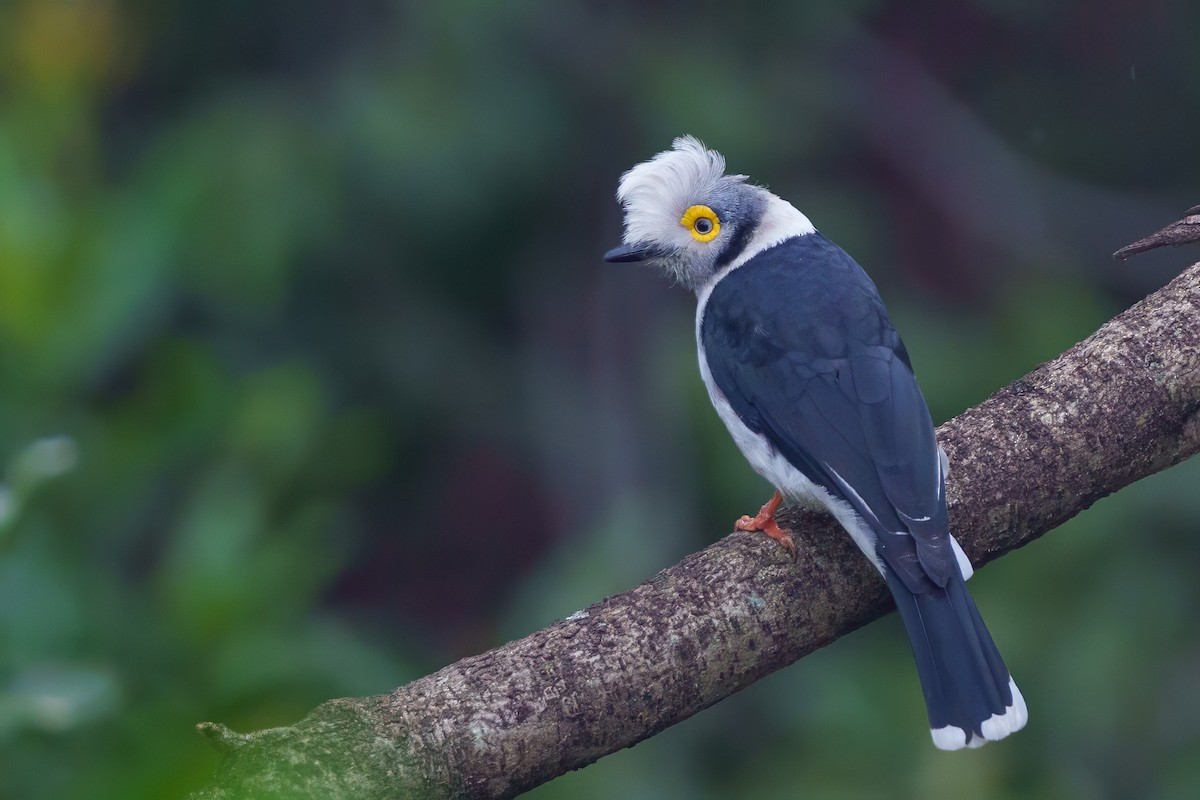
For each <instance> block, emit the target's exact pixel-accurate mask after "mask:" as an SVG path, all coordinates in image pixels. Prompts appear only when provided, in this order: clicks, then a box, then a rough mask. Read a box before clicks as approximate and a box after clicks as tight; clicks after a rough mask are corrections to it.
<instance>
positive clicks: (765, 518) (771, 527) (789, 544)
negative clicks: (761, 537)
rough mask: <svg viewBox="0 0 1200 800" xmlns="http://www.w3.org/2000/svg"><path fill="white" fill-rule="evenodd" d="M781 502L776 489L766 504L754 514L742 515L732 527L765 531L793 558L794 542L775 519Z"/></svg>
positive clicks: (794, 552)
mask: <svg viewBox="0 0 1200 800" xmlns="http://www.w3.org/2000/svg"><path fill="white" fill-rule="evenodd" d="M782 502H783V495H781V494H780V493H779V491H778V490H776V492H775V494H773V495H771V499H770V500H768V501H767V503H766V505H764V506H763V507H762V508H760V509H759V510H758V514H757V515H756V516H753V517H751V516H745V515H744V516H742V518H741V519H739V520H738V521H737V522H735V523H733V528H734V530H738V531H761V532H762V533H765V534H766V535H767V536H769V537H770V538H772V539H774V540H775V541H776V542H778V543H779V546H780V547H782V548H783V549H784V550H787V551H788V554H789V555H790V556H791V557H792V559H793V560H794V559H795V558H796V543H795V542H793V541H792V535H791V534H790V533H788V532H787V531H785V530H784V529H783V528H781V527H779V523H778V522H776V521H775V512H776V510H778V509H779V505H780V504H781V503H782Z"/></svg>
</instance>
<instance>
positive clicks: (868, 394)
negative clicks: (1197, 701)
mask: <svg viewBox="0 0 1200 800" xmlns="http://www.w3.org/2000/svg"><path fill="white" fill-rule="evenodd" d="M617 200H618V202H619V203H620V205H621V207H622V210H623V212H624V227H623V233H622V237H621V244H620V245H619V246H617V247H615V248H613V249H611V250H609V251H608V252H607V253H605V254H604V260H605V261H607V262H613V263H642V264H646V265H648V266H650V267H654V268H657V269H658V270H660V271H661V272H663V273H665V274H666V275H667V276H668V277H670V278H672V279H674V281H675V282H677V283H678V284H679V285H681V286H683V287H685V288H687V289H690V290H692V291H693V292H695V294H696V297H697V305H696V327H695V333H696V344H697V350H698V357H699V362H700V375H701V377H702V378H703V381H704V385H705V386H706V387H707V389H708V395H709V398H710V399H711V401H712V404H713V406H714V408H715V409H716V411H717V414H718V415H719V416H720V418H721V420H722V421H723V422H724V423H725V425H726V427H727V428H728V429H729V432H730V434H731V435H732V436H733V440H734V442H735V443H736V444H737V446H738V448H739V449H740V450H741V452H742V454H743V455H744V456H745V458H746V460H747V461H749V462H750V465H751V467H753V469H754V470H755V471H756V472H757V473H758V474H759V475H761V476H762V477H764V478H766V479H767V480H768V481H769V482H770V483H771V484H772V485H773V486H774V488H775V493H774V494H773V495H772V497H771V499H770V500H769V501H768V502H767V503H766V504H765V505H763V507H762V508H761V509H760V510H759V512H758V514H756V515H754V516H753V517H751V516H749V515H747V516H744V517H742V518H741V519H740V520H738V521H737V523H736V525H735V527H736V528H737V529H738V530H747V531H761V532H763V533H765V534H766V535H767V536H769V537H770V538H772V539H774V540H775V541H777V542H779V544H780V545H781V546H783V547H784V548H786V549H788V550H789V551H790V552H791V553H792V555H793V556H794V555H795V545H794V543H793V541H792V538H791V535H790V534H789V533H788V532H787V531H786V530H785V529H783V528H781V527H780V526H779V524H778V522H777V521H776V520H775V512H776V511H777V510H778V508H779V506H780V505H781V504H782V503H783V502H785V501H787V502H789V503H799V504H805V505H810V506H815V507H818V508H824V509H826V510H827V511H828V512H829V513H830V514H831V515H832V516H833V517H834V518H835V519H836V520H837V521H838V522H839V523H840V524H841V526H842V527H843V528H845V530H846V532H847V533H848V534H849V535H850V537H851V539H853V541H854V543H855V544H856V545H857V546H858V548H859V549H860V550H861V551H862V552H863V554H864V555H865V556H866V557H867V559H868V560H869V561H870V562H871V564H872V565H873V566H874V567H875V569H876V570H877V571H878V572H879V573H880V575H881V576H882V577H883V580H884V581H885V582H886V584H887V587H888V589H889V590H890V591H891V594H892V596H893V598H894V599H895V602H896V607H897V608H898V610H899V613H900V618H901V620H902V622H903V624H904V628H905V630H906V632H907V634H908V639H909V642H910V644H911V645H912V650H913V656H914V660H915V662H916V667H917V674H918V677H919V680H920V684H921V688H922V691H923V694H924V697H925V703H926V708H927V711H928V716H929V726H930V733H931V736H932V738H933V743H934V745H935V746H936V747H938V748H939V749H942V750H959V749H962V748H974V747H979V746H981V745H983V744H985V743H987V742H990V741H996V740H999V739H1003V738H1004V737H1006V736H1008V735H1009V734H1010V733H1013V732H1015V731H1018V730H1020V729H1021V728H1022V727H1024V725H1025V723H1026V720H1027V719H1028V711H1027V709H1026V706H1025V700H1024V698H1023V697H1022V695H1021V692H1020V690H1018V689H1017V685H1016V683H1014V682H1013V679H1012V677H1011V675H1010V674H1009V672H1008V668H1007V667H1006V666H1005V664H1004V660H1003V659H1002V658H1001V656H1000V652H999V650H998V649H997V647H996V645H995V643H994V642H993V640H992V637H991V634H990V633H989V632H988V630H987V628H986V627H985V626H984V623H983V620H982V618H981V617H980V614H979V611H978V610H977V608H976V606H975V602H974V601H973V600H972V598H971V595H970V594H969V593H968V591H967V587H966V580H967V579H968V578H970V577H971V574H972V571H973V570H972V566H971V562H970V561H969V560H968V558H967V556H966V554H965V553H964V552H963V549H962V547H961V546H960V545H959V543H958V541H957V540H956V539H955V538H954V536H953V535H951V533H950V527H949V521H948V515H947V508H946V491H945V484H946V475H947V472H948V470H949V464H948V460H947V458H946V454H945V451H944V450H943V449H942V448H941V446H940V445H939V444H938V442H937V439H936V434H935V432H934V427H933V421H932V419H931V416H930V413H929V408H928V406H927V404H926V402H925V398H924V396H923V395H922V393H921V389H920V387H919V386H918V385H917V380H916V377H915V375H914V372H913V368H912V363H911V360H910V358H909V355H908V351H907V350H906V349H905V347H904V343H903V342H902V341H901V339H900V335H899V334H898V333H897V332H896V329H895V327H894V326H893V325H892V322H891V320H890V318H889V316H888V312H887V309H886V308H885V307H884V304H883V300H882V299H881V298H880V295H879V292H878V290H877V289H876V287H875V284H874V283H873V282H872V281H871V279H870V277H868V275H867V274H866V272H864V271H863V269H862V267H860V266H859V265H858V263H857V262H856V261H855V260H854V259H853V258H852V257H851V256H850V255H848V254H847V253H846V251H844V250H843V249H842V248H840V247H838V246H837V245H836V244H834V243H833V242H832V241H830V240H829V239H827V238H826V237H825V236H824V235H822V234H821V233H820V232H818V231H817V229H816V228H815V227H814V226H813V224H812V222H811V221H810V220H809V218H808V217H807V216H806V215H805V214H803V213H802V212H801V211H799V210H798V209H797V208H796V207H795V206H793V205H792V204H791V203H789V202H787V201H786V200H784V199H782V198H780V197H778V196H777V195H775V194H773V193H772V192H771V191H769V190H768V189H766V188H764V187H762V186H758V185H755V184H753V183H751V182H750V180H749V178H748V177H747V176H745V175H730V174H726V173H725V158H724V156H722V155H721V154H720V153H718V152H717V151H715V150H711V149H709V148H707V147H706V146H705V145H704V144H703V143H702V142H701V141H700V140H699V139H697V138H695V137H693V136H682V137H679V138H677V139H675V140H674V142H673V143H672V147H671V149H670V150H666V151H663V152H661V153H658V154H657V155H655V156H653V157H652V158H650V159H649V160H647V161H644V162H641V163H639V164H637V165H636V166H634V167H632V168H631V169H629V170H628V171H626V172H625V173H624V174H623V175H622V176H621V178H620V182H619V185H618V188H617Z"/></svg>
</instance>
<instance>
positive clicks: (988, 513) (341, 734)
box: [196, 265, 1200, 800]
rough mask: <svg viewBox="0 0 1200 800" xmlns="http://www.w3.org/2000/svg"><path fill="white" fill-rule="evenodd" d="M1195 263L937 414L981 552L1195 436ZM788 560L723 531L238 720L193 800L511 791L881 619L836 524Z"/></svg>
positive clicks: (965, 539)
mask: <svg viewBox="0 0 1200 800" xmlns="http://www.w3.org/2000/svg"><path fill="white" fill-rule="evenodd" d="M1198 410H1200V265H1197V266H1194V267H1192V268H1191V269H1189V270H1188V271H1187V272H1185V273H1184V274H1183V275H1181V276H1180V277H1178V278H1176V279H1175V280H1174V281H1172V282H1171V283H1170V284H1169V285H1168V286H1167V287H1165V288H1164V289H1162V290H1161V291H1159V292H1157V293H1155V294H1154V295H1152V296H1150V297H1148V298H1147V299H1146V300H1144V301H1142V302H1141V303H1138V304H1137V305H1136V306H1134V307H1133V308H1131V309H1129V310H1128V311H1126V312H1125V313H1123V314H1121V315H1120V316H1118V317H1116V318H1115V319H1113V320H1111V321H1110V322H1108V323H1107V324H1105V325H1104V326H1103V327H1102V328H1100V330H1099V331H1097V332H1096V333H1095V334H1094V335H1093V336H1091V337H1090V338H1088V339H1087V340H1086V341H1084V342H1082V343H1080V344H1078V345H1076V346H1075V347H1073V348H1071V349H1070V350H1068V351H1067V352H1066V353H1064V354H1063V355H1062V356H1060V357H1059V358H1057V359H1055V360H1054V361H1051V362H1048V363H1046V364H1043V365H1042V366H1040V367H1038V368H1037V369H1036V370H1034V371H1033V372H1032V373H1030V374H1029V375H1027V376H1026V377H1024V378H1021V379H1020V380H1017V381H1015V382H1014V383H1012V384H1011V385H1009V386H1008V387H1006V388H1004V389H1003V390H1001V391H999V392H997V393H996V394H995V395H993V396H992V397H991V398H989V399H988V400H987V401H986V402H984V403H982V404H981V405H979V406H977V407H975V408H972V409H970V410H969V411H967V412H965V413H964V414H962V415H961V416H959V417H957V418H955V419H953V420H951V421H950V422H948V423H946V424H945V425H943V426H942V427H941V428H940V429H939V431H938V436H939V439H940V440H941V442H942V444H943V445H944V446H945V448H946V451H947V453H948V455H949V457H950V463H951V472H950V482H949V487H948V493H949V499H950V515H951V525H952V528H953V529H954V530H955V532H956V534H957V535H958V536H959V538H960V540H961V542H962V544H963V547H964V548H965V550H966V551H967V553H968V554H969V555H970V556H971V559H972V561H974V562H975V564H976V565H977V566H978V565H981V564H984V563H986V562H988V561H990V560H992V559H994V558H997V557H999V556H1000V555H1003V554H1004V553H1006V552H1008V551H1011V550H1013V549H1015V548H1017V547H1020V546H1022V545H1024V544H1026V543H1028V542H1030V541H1032V540H1033V539H1035V538H1037V537H1039V536H1041V535H1042V534H1043V533H1045V532H1047V531H1049V530H1051V529H1052V528H1054V527H1056V526H1057V525H1059V524H1061V523H1062V522H1064V521H1066V520H1067V519H1070V518H1071V517H1072V516H1074V515H1075V514H1078V513H1079V512H1080V511H1082V510H1083V509H1085V508H1087V507H1088V506H1090V505H1091V504H1092V503H1094V502H1095V501H1096V500H1098V499H1099V498H1101V497H1104V496H1105V495H1107V494H1110V493H1112V492H1115V491H1117V490H1118V489H1120V488H1122V487H1124V486H1126V485H1128V484H1129V483H1132V482H1133V481H1136V480H1138V479H1139V478H1142V477H1144V476H1146V475H1150V474H1152V473H1154V472H1157V471H1159V470H1162V469H1165V468H1166V467H1168V466H1171V465H1172V464H1175V463H1178V462H1179V461H1181V460H1183V459H1185V458H1187V457H1189V456H1190V455H1192V454H1193V453H1195V452H1196V451H1197V450H1198V449H1200V414H1198ZM785 519H786V522H787V523H789V527H790V528H791V529H792V530H793V532H794V536H795V540H796V544H797V547H798V550H799V558H798V560H797V561H796V562H792V561H790V560H789V559H788V557H787V556H786V555H785V554H784V553H783V551H782V550H781V549H780V548H779V547H778V546H776V545H774V544H773V543H771V542H769V541H767V540H766V538H765V537H762V536H759V535H755V534H733V535H731V536H727V537H726V538H724V539H722V540H720V541H718V542H716V543H715V544H713V545H712V546H710V547H708V548H706V549H705V550H703V551H701V552H699V553H694V554H692V555H689V556H687V557H686V558H684V559H683V560H682V561H681V562H680V563H679V564H677V565H675V566H673V567H671V568H670V569H667V570H664V571H663V572H661V573H659V574H658V575H656V576H654V577H653V578H652V579H650V580H649V581H647V582H645V583H643V584H642V585H640V586H638V587H636V588H634V589H632V590H630V591H628V592H625V593H624V594H620V595H616V596H614V597H610V598H608V599H606V600H603V601H601V602H599V603H597V604H595V605H593V606H590V607H588V608H587V609H584V610H583V611H580V612H578V613H576V614H572V615H571V616H570V617H568V618H567V619H565V620H561V621H559V622H556V623H554V624H552V625H550V626H549V627H547V628H545V629H544V630H541V631H538V632H537V633H533V634H531V635H529V636H527V637H525V638H524V639H521V640H519V641H515V642H510V643H509V644H506V645H504V646H503V647H499V648H496V649H495V650H491V651H489V652H486V653H483V654H481V655H477V656H473V657H470V658H465V659H463V660H461V661H459V662H457V663H454V664H451V665H450V666H448V667H446V668H444V669H442V670H441V671H439V672H436V673H434V674H432V675H429V676H427V677H424V678H421V679H420V680H417V681H414V682H413V683H410V684H408V685H406V686H402V687H400V688H399V689H396V690H395V691H394V692H392V693H390V694H386V695H379V696H375V697H367V698H361V699H342V700H332V701H330V702H327V703H324V704H322V705H321V706H319V707H318V708H317V709H315V710H314V711H313V712H312V713H311V714H310V715H309V716H308V717H306V718H305V719H304V720H301V721H300V722H298V723H296V724H295V725H292V726H289V727H286V728H277V729H273V730H269V731H261V732H257V733H251V734H244V735H243V734H235V733H233V732H232V731H229V730H228V729H227V728H224V727H223V726H220V725H214V724H211V723H206V724H205V725H204V726H202V730H203V732H204V733H205V734H206V735H207V736H208V737H209V738H210V739H212V740H214V742H215V743H217V744H218V745H219V747H220V749H221V750H222V752H223V753H225V758H224V761H223V763H222V766H221V768H220V770H219V774H218V776H217V780H216V782H215V785H214V786H213V787H212V788H210V789H208V790H205V791H204V792H201V793H199V794H198V795H196V798H197V800H212V799H213V798H231V797H247V796H250V797H255V798H265V797H271V798H274V797H321V798H332V797H346V798H351V797H353V798H368V799H371V798H380V799H381V798H402V797H403V798H407V797H431V798H432V797H437V798H449V797H456V798H457V797H462V798H500V797H511V796H513V795H515V794H517V793H519V792H521V791H524V790H527V789H530V788H532V787H534V786H537V785H538V784H540V783H543V782H545V781H547V780H550V779H551V778H553V777H555V776H557V775H561V774H562V773H564V772H567V771H569V770H572V769H577V768H579V767H582V766H584V765H586V764H589V763H591V762H592V761H595V760H596V759H598V758H600V757H602V756H604V755H606V754H608V753H612V752H614V751H616V750H620V749H621V748H624V747H628V746H630V745H632V744H634V743H636V742H638V741H641V740H642V739H645V738H647V737H649V736H653V735H654V734H655V733H658V732H659V731H661V730H663V729H664V728H667V727H669V726H670V725H673V724H675V723H676V722H679V721H681V720H684V719H687V718H688V717H690V716H691V715H693V714H695V713H696V712H698V711H700V710H701V709H703V708H706V707H707V706H710V705H712V704H713V703H716V702H717V701H718V700H721V699H722V698H725V697H727V696H729V695H730V694H732V693H734V692H736V691H738V690H739V689H742V688H744V687H746V686H748V685H749V684H751V683H753V682H754V681H756V680H758V679H759V678H761V677H763V676H764V675H767V674H769V673H771V672H773V671H775V670H777V669H779V668H781V667H784V666H787V665H788V664H791V663H792V662H794V661H795V660H797V659H799V658H801V657H803V656H804V655H806V654H808V653H811V652H812V651H813V650H816V649H817V648H819V647H823V646H824V645H827V644H829V643H830V642H832V641H834V640H835V639H837V638H838V637H839V636H842V635H844V634H846V633H848V632H849V631H852V630H854V629H856V628H858V627H860V626H862V625H864V624H866V623H868V622H870V621H871V620H874V619H876V618H877V617H879V616H881V615H882V614H884V613H886V612H887V611H888V610H889V608H890V601H889V599H888V598H887V593H886V590H885V589H884V586H883V584H882V582H881V581H880V580H879V578H878V576H877V575H876V574H875V573H874V572H873V571H872V569H871V568H870V567H869V565H868V564H867V562H866V560H865V559H864V558H862V556H861V555H860V554H859V553H858V552H857V550H856V549H855V548H854V546H853V544H851V542H850V539H849V537H847V536H845V535H844V534H843V533H842V532H841V531H840V530H839V529H838V528H837V527H836V525H835V524H833V523H832V522H831V521H830V520H829V519H828V518H827V517H825V516H823V515H820V514H817V513H815V512H809V511H793V512H790V516H788V517H786V518H785Z"/></svg>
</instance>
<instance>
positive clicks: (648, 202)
mask: <svg viewBox="0 0 1200 800" xmlns="http://www.w3.org/2000/svg"><path fill="white" fill-rule="evenodd" d="M724 174H725V157H724V156H722V155H721V154H720V153H718V152H717V151H716V150H709V149H708V148H706V147H705V146H704V145H703V143H701V141H700V140H699V139H697V138H696V137H694V136H680V137H679V138H678V139H676V140H675V141H674V142H672V146H671V149H670V150H664V151H663V152H661V153H659V154H658V155H656V156H654V157H653V158H651V159H650V160H649V161H643V162H642V163H641V164H638V165H637V166H635V167H633V168H632V169H630V170H629V171H628V172H626V173H625V174H624V175H622V176H621V184H620V186H619V187H618V188H617V200H619V201H620V203H621V205H622V206H624V207H625V234H624V237H623V238H624V241H625V243H626V244H634V243H636V242H666V241H671V240H672V239H674V238H675V237H676V236H683V237H684V239H686V238H687V234H686V231H685V230H684V229H683V227H682V226H681V225H680V224H679V219H680V218H681V217H682V216H683V212H685V211H686V210H687V209H688V207H689V206H691V205H693V204H695V203H698V202H700V198H703V197H705V196H706V195H708V194H709V193H710V192H711V191H712V190H713V189H714V188H715V187H716V185H717V182H718V181H719V180H720V179H721V178H722V176H724ZM730 179H731V180H736V181H743V180H745V179H746V176H744V175H732V176H730Z"/></svg>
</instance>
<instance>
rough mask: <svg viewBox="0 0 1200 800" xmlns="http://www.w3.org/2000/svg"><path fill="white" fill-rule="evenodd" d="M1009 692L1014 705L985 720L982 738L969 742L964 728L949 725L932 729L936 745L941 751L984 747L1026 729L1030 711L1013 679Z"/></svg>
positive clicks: (1010, 681)
mask: <svg viewBox="0 0 1200 800" xmlns="http://www.w3.org/2000/svg"><path fill="white" fill-rule="evenodd" d="M1008 691H1009V692H1011V693H1012V705H1010V706H1008V707H1007V708H1005V709H1004V713H1003V714H992V716H991V717H990V718H989V719H986V720H984V722H983V724H982V725H980V726H979V729H980V731H982V732H983V737H982V738H980V737H978V736H975V735H972V736H971V740H970V741H967V735H966V732H964V731H963V729H962V728H958V727H955V726H953V725H947V726H946V727H944V728H932V729H930V731H929V733H930V735H931V736H932V737H933V743H934V745H935V746H936V747H937V748H938V749H940V750H961V749H962V748H964V747H972V748H973V747H983V746H984V745H985V744H987V743H988V742H996V741H999V740H1000V739H1003V738H1004V737H1005V736H1008V735H1009V734H1010V733H1016V732H1017V731H1019V730H1021V728H1024V727H1025V723H1026V722H1028V721H1029V710H1028V709H1027V708H1026V707H1025V698H1024V697H1023V696H1021V690H1020V689H1018V688H1017V684H1015V683H1013V679H1012V678H1009V679H1008Z"/></svg>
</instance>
